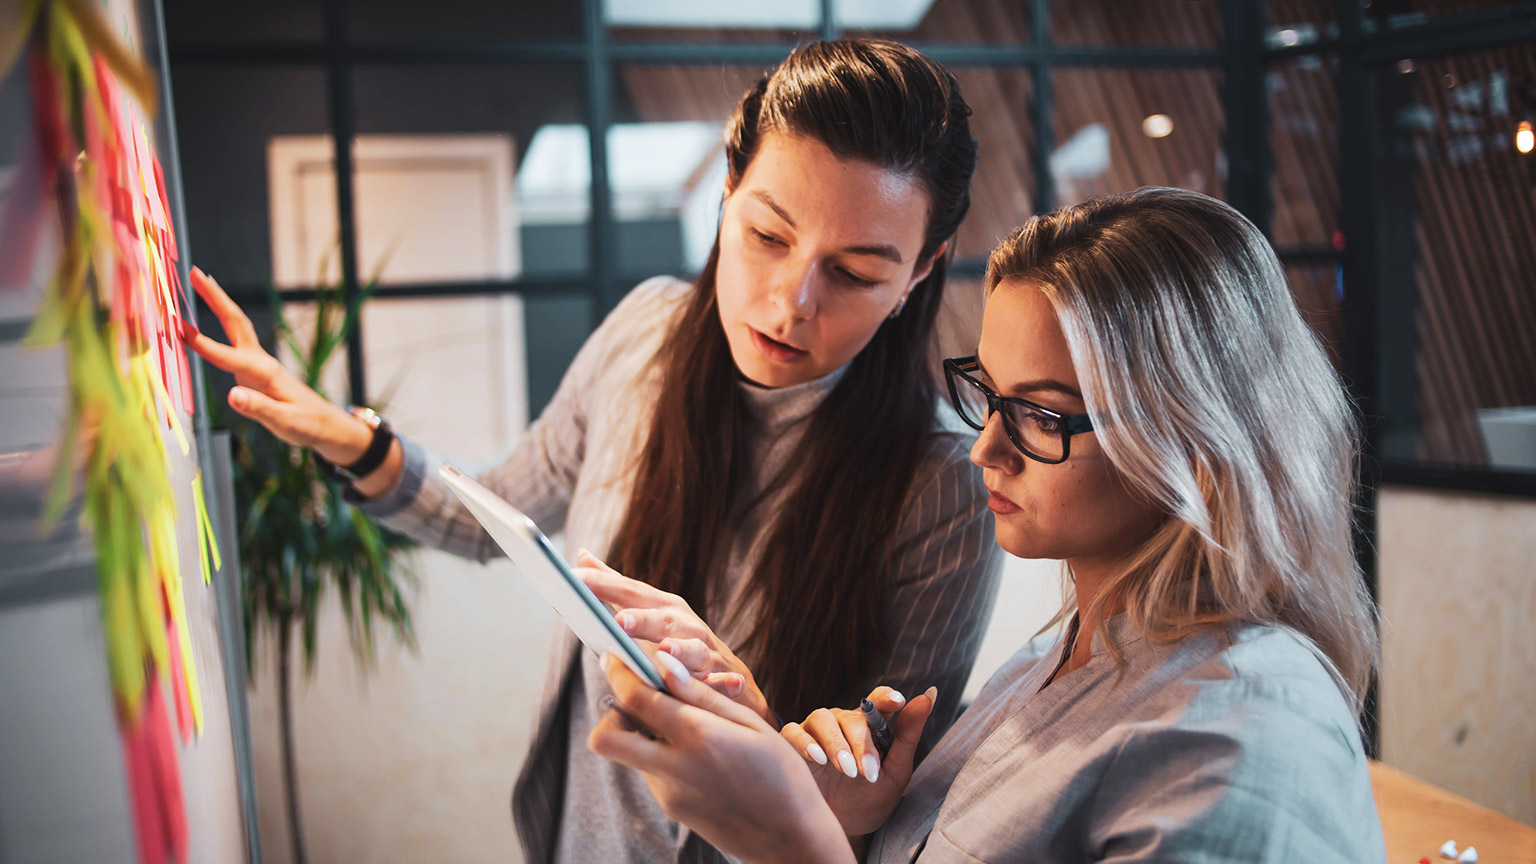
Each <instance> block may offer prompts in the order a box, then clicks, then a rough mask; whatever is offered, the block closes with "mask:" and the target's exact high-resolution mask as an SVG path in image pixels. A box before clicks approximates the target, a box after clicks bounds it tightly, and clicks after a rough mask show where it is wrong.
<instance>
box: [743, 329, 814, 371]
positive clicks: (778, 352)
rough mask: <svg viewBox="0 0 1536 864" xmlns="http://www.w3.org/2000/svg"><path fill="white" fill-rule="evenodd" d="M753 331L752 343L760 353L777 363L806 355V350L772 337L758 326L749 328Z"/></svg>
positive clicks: (789, 361) (791, 360)
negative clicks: (757, 327)
mask: <svg viewBox="0 0 1536 864" xmlns="http://www.w3.org/2000/svg"><path fill="white" fill-rule="evenodd" d="M747 329H749V330H751V331H752V344H753V345H754V346H756V347H757V350H758V352H759V353H761V354H762V355H763V356H764V357H767V358H768V359H769V360H772V361H774V362H776V363H792V362H794V361H795V360H798V359H800V358H801V357H804V356H805V355H806V352H805V351H804V350H802V349H800V348H796V347H795V346H793V345H786V344H785V343H783V342H780V341H778V340H777V339H772V338H770V337H768V336H766V335H764V334H763V333H762V331H760V330H757V329H756V328H752V327H749V328H747Z"/></svg>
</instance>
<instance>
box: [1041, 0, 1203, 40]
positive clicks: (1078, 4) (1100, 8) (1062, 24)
mask: <svg viewBox="0 0 1536 864" xmlns="http://www.w3.org/2000/svg"><path fill="white" fill-rule="evenodd" d="M1040 2H1043V0H1040ZM1051 41H1053V42H1055V43H1056V44H1058V45H1075V44H1092V45H1098V44H1108V45H1210V46H1215V45H1218V44H1220V43H1221V3H1220V2H1219V0H1136V2H1135V3H1127V2H1124V0H1051Z"/></svg>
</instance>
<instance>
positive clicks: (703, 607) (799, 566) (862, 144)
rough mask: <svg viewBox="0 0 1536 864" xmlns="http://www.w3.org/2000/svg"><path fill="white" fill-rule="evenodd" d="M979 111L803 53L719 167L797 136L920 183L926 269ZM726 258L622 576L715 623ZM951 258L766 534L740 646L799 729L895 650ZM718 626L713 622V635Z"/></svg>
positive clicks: (963, 172) (669, 370)
mask: <svg viewBox="0 0 1536 864" xmlns="http://www.w3.org/2000/svg"><path fill="white" fill-rule="evenodd" d="M970 113H971V112H970V109H969V108H968V107H967V106H966V104H965V100H964V99H962V98H961V96H960V88H959V84H958V83H957V82H956V81H955V78H954V76H953V75H951V74H950V73H949V72H948V71H947V70H945V69H944V68H943V67H942V66H940V65H939V64H938V63H935V62H934V61H933V60H930V59H928V58H927V57H925V56H923V55H922V54H920V53H918V52H916V51H914V50H912V49H911V48H908V47H906V46H904V45H900V44H898V43H895V42H887V41H879V40H868V39H847V40H840V41H835V42H816V43H812V44H809V45H806V46H803V47H801V48H799V49H797V50H796V51H795V52H794V53H793V54H791V55H790V56H789V58H788V59H786V60H785V61H784V62H783V63H782V64H780V65H779V67H778V68H777V69H775V70H774V71H773V73H772V74H770V75H769V76H768V77H766V78H763V79H762V80H760V81H759V82H758V83H757V85H756V86H755V87H753V89H752V90H751V91H750V92H748V93H747V94H746V95H745V96H744V97H743V98H742V100H741V102H740V103H739V104H738V105H737V108H736V112H735V115H734V116H733V117H732V118H731V120H730V122H729V124H728V125H727V127H726V134H725V152H726V157H727V159H728V160H729V165H728V170H729V173H730V179H731V185H732V186H733V187H734V186H735V185H736V184H737V183H739V182H740V181H741V179H742V176H743V175H744V174H745V173H746V171H747V166H748V165H749V164H750V163H751V161H752V158H753V156H754V155H756V153H757V151H758V148H759V146H760V145H761V143H762V141H763V138H764V136H766V135H767V134H769V133H779V134H790V135H796V136H800V137H805V138H809V139H814V140H816V141H819V142H821V143H822V144H824V145H825V146H826V147H827V148H829V149H830V150H831V151H832V152H833V153H835V154H836V155H837V156H838V157H840V158H843V159H856V160H861V161H864V162H868V163H871V164H874V165H878V166H880V167H882V168H886V169H889V170H892V171H897V172H900V173H902V174H905V175H908V176H910V177H912V178H913V179H915V180H917V181H918V182H919V183H921V185H922V186H923V188H924V189H925V191H926V192H927V196H928V201H929V204H928V213H927V217H928V222H927V230H926V234H925V237H924V242H923V249H922V253H921V256H920V259H919V262H918V266H921V265H922V264H923V263H924V262H925V261H926V260H928V259H929V258H932V257H933V256H934V255H935V254H936V253H937V252H938V250H939V248H940V246H942V245H943V244H944V243H945V242H946V241H947V240H949V239H950V238H952V237H953V236H954V234H955V229H956V228H958V227H959V225H960V221H961V219H963V218H964V216H965V212H966V210H967V209H968V208H969V206H970V191H969V190H970V180H971V174H972V173H973V171H974V170H975V166H976V142H975V140H974V139H973V138H972V137H971V133H970V123H969V120H968V117H969V115H970ZM719 256H720V243H719V240H718V238H717V239H716V242H715V248H714V250H713V251H712V252H711V253H710V256H709V260H708V262H707V263H706V264H705V266H704V270H703V272H702V273H701V274H700V276H699V279H698V282H697V283H696V286H697V290H696V291H695V292H694V295H693V297H692V299H691V301H690V302H689V303H688V305H687V307H686V308H685V309H684V310H683V312H682V314H681V315H680V316H679V319H678V321H677V322H676V324H675V327H674V329H673V331H672V333H671V334H670V339H669V340H668V342H667V345H666V347H665V348H664V349H663V354H662V356H661V357H659V358H658V362H660V363H661V364H662V365H661V368H662V380H661V388H660V395H659V396H658V399H657V402H656V405H655V416H654V419H653V420H652V424H651V429H650V435H649V438H648V440H647V441H646V444H645V446H644V449H643V450H642V451H641V453H640V457H639V462H638V465H637V469H636V476H635V481H634V489H633V492H632V493H631V496H630V501H629V506H628V509H627V511H626V513H625V516H624V521H623V523H622V525H621V526H620V528H619V531H618V534H617V536H616V538H615V540H614V543H613V547H612V549H610V551H609V560H610V562H611V563H612V564H613V565H614V566H615V567H616V568H618V569H619V570H620V571H621V572H624V573H628V574H631V575H634V576H637V577H640V578H645V579H648V580H650V581H651V582H652V583H653V584H655V585H656V586H658V587H660V588H662V589H664V590H667V591H671V592H674V593H676V594H679V595H681V596H682V597H683V598H685V599H686V600H687V601H688V602H689V604H691V605H692V606H693V608H694V610H695V611H697V612H698V613H699V614H700V615H702V616H704V617H705V618H706V620H708V618H709V609H710V606H709V603H710V602H711V601H712V600H716V599H718V598H716V597H714V596H713V595H712V594H711V592H712V591H713V590H715V589H717V588H718V582H717V581H716V580H717V579H718V578H719V576H720V574H721V573H722V572H723V568H724V566H725V564H726V561H727V558H728V555H729V550H730V540H731V537H732V536H733V534H734V532H735V530H736V527H737V526H735V525H733V524H730V521H729V520H730V514H731V513H732V512H733V511H734V510H735V509H736V507H734V506H733V505H740V504H741V503H742V502H741V501H740V500H739V498H738V496H740V495H743V494H746V488H747V486H748V485H749V483H750V479H751V471H752V466H750V465H749V464H748V460H747V455H746V434H745V431H746V427H747V424H748V423H749V422H750V421H749V420H748V418H747V415H746V414H745V406H743V404H742V403H741V400H740V398H739V393H738V390H737V386H738V381H739V380H740V378H739V373H738V371H737V368H736V365H735V362H734V360H733V359H732V357H731V352H730V346H729V344H728V343H727V341H726V336H725V331H724V330H723V328H722V327H721V324H720V318H719V308H718V305H717V301H716V294H715V273H716V268H717V265H718V262H719ZM947 272H948V256H947V255H946V256H940V257H938V258H937V260H935V261H934V263H933V270H932V272H931V273H930V274H929V275H928V276H927V277H926V278H925V279H924V280H923V281H922V282H921V283H919V284H918V285H917V286H916V287H915V288H914V289H913V290H912V292H911V295H910V296H909V298H908V300H907V303H906V306H905V308H904V309H903V311H902V313H901V314H900V315H898V316H897V317H895V318H892V319H889V320H887V321H885V322H884V323H883V324H882V325H881V326H880V329H879V330H878V331H877V332H876V333H875V335H874V337H873V338H871V340H870V342H869V344H868V345H866V346H865V348H864V350H863V351H861V352H860V353H859V354H858V356H857V357H855V358H854V359H853V361H852V362H851V364H850V366H849V368H848V371H847V373H846V374H844V376H843V377H842V379H841V380H840V381H839V382H838V384H837V386H836V387H835V388H834V390H833V392H831V393H830V394H828V396H827V398H826V399H825V400H824V401H823V402H822V403H821V405H820V406H819V407H818V408H817V409H816V410H815V412H814V413H813V414H812V415H811V417H810V419H809V426H808V427H807V429H806V430H805V433H804V437H803V438H802V439H801V440H802V442H803V443H802V444H801V446H800V449H799V451H798V452H797V454H796V456H795V458H794V459H792V460H791V464H792V465H793V466H794V467H793V469H791V473H790V474H789V476H786V477H784V478H781V479H780V480H779V482H782V483H785V484H787V485H786V487H785V488H787V489H788V492H787V493H786V494H787V498H786V500H785V504H784V506H783V508H782V509H781V510H780V511H779V512H778V513H777V514H775V515H774V517H773V520H772V524H771V526H770V527H769V528H768V529H767V541H766V543H765V544H764V546H763V548H762V554H761V559H760V560H759V561H758V562H757V563H756V566H755V567H754V569H753V572H752V573H751V574H750V575H749V576H748V577H747V578H748V582H747V587H746V597H747V598H749V599H751V600H752V601H754V602H756V603H757V604H758V605H757V608H758V609H759V614H758V616H757V620H756V621H755V622H753V623H752V625H751V632H750V636H749V637H748V638H747V640H746V643H745V644H742V645H736V646H732V647H733V648H734V649H736V650H737V652H738V653H739V654H741V656H742V657H743V659H744V660H746V661H747V662H748V663H749V664H751V665H752V668H753V672H754V675H755V676H756V678H757V682H758V684H759V686H760V687H761V688H762V689H763V692H764V694H765V695H766V696H767V698H768V702H769V704H770V705H772V706H773V707H774V708H775V709H776V710H777V711H779V712H780V714H781V715H782V716H784V717H786V718H790V717H803V716H804V715H805V714H806V712H808V711H809V710H811V709H813V708H816V707H820V706H823V705H833V704H836V703H837V702H838V701H840V700H846V699H848V698H850V697H851V696H854V695H862V694H855V693H854V688H855V687H858V686H860V685H861V684H862V683H863V679H864V678H865V677H866V676H868V675H869V674H871V672H872V670H871V669H870V665H871V664H872V662H873V661H874V659H875V658H876V657H877V656H879V654H880V653H881V652H883V651H884V650H886V649H887V648H888V644H887V642H886V640H887V639H889V638H891V637H892V636H893V635H894V634H888V633H885V632H882V628H881V622H882V620H883V619H884V612H885V606H884V603H885V598H886V597H887V595H888V593H889V592H888V591H887V590H886V589H887V587H888V586H887V585H886V582H887V581H888V580H889V578H890V569H891V566H892V564H893V562H894V560H895V551H896V549H895V541H896V536H895V535H896V526H897V523H898V521H899V520H900V517H901V515H902V513H903V510H904V505H905V499H906V496H907V493H908V491H909V489H910V487H911V485H912V481H913V476H914V474H915V473H916V471H917V468H918V466H919V464H920V463H921V462H922V460H923V457H924V455H925V454H926V453H927V451H928V448H929V447H930V446H931V437H932V435H933V433H934V430H935V428H936V426H935V417H934V404H935V402H934V395H935V394H934V389H933V384H932V379H931V378H930V376H929V374H928V372H929V370H928V369H927V368H926V367H927V364H928V360H929V357H928V348H929V341H930V337H931V336H932V333H933V324H934V319H935V316H936V314H937V312H938V309H939V303H940V300H941V299H942V295H943V291H944V281H945V277H946V274H947ZM710 624H711V626H714V627H718V626H719V625H720V622H717V621H710Z"/></svg>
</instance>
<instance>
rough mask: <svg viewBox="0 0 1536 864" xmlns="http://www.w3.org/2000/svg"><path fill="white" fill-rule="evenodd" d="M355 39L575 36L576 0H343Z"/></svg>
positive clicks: (487, 39) (498, 39) (511, 39)
mask: <svg viewBox="0 0 1536 864" xmlns="http://www.w3.org/2000/svg"><path fill="white" fill-rule="evenodd" d="M347 8H348V12H349V15H350V19H351V20H350V26H351V31H352V38H354V39H356V40H357V41H359V42H380V41H382V42H432V41H450V42H451V41H463V42H532V41H540V40H560V39H564V40H576V39H580V38H581V4H580V3H487V2H485V0H434V2H433V3H432V4H431V7H430V8H429V9H426V10H424V9H423V7H422V4H420V3H417V2H412V0H347Z"/></svg>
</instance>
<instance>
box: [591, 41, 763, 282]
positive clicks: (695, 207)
mask: <svg viewBox="0 0 1536 864" xmlns="http://www.w3.org/2000/svg"><path fill="white" fill-rule="evenodd" d="M768 71H769V69H766V68H763V67H760V66H721V65H712V66H710V65H695V66H656V65H640V64H626V65H621V66H620V67H619V68H618V69H617V70H616V73H615V77H616V86H615V88H614V92H615V93H616V94H617V97H618V99H617V102H616V104H615V106H614V121H615V123H614V126H613V127H612V128H610V129H609V132H608V178H609V183H610V185H611V188H612V191H613V206H614V213H615V215H616V216H617V218H618V237H617V238H616V240H617V244H618V248H619V268H618V269H619V272H620V273H622V274H623V275H624V277H625V278H626V279H628V280H630V281H635V280H639V279H643V278H646V277H648V276H654V275H656V274H658V273H670V274H673V275H677V276H683V277H685V278H687V277H692V276H694V275H696V274H697V273H698V272H699V270H700V269H702V268H703V266H704V262H705V260H706V259H707V258H708V257H709V251H710V248H711V247H712V246H713V245H714V241H715V233H716V229H717V228H718V226H719V217H720V198H721V195H722V194H724V191H725V151H724V149H723V147H722V146H721V134H722V131H723V130H724V128H725V123H726V121H727V120H728V119H729V118H730V116H731V114H732V112H734V111H735V110H736V105H737V103H738V102H740V101H741V97H742V96H744V95H745V94H746V93H747V91H748V90H750V89H751V88H752V86H753V85H754V84H755V83H756V82H757V80H758V79H759V78H760V77H762V75H764V74H765V73H766V72H768ZM572 138H573V143H572V145H571V146H572V148H573V149H576V148H579V149H580V151H581V152H582V153H585V152H586V147H587V138H586V130H585V129H579V130H572Z"/></svg>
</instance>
